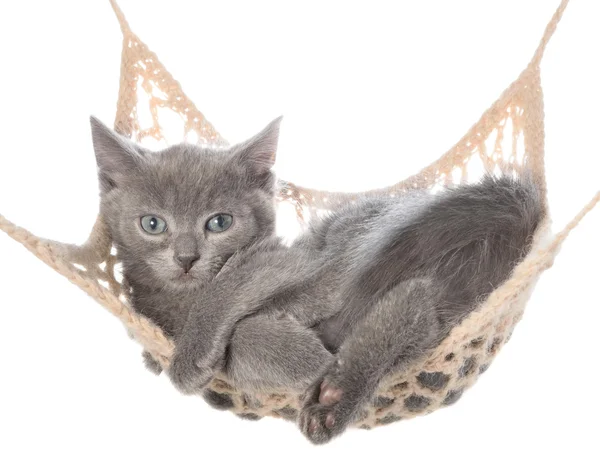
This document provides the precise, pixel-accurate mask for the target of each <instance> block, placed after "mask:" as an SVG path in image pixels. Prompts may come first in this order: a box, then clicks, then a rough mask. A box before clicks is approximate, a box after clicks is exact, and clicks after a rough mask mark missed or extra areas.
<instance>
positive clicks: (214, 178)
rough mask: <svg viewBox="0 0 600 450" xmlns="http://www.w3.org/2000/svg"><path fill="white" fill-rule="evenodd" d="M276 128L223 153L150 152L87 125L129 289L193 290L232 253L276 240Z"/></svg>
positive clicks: (185, 147)
mask: <svg viewBox="0 0 600 450" xmlns="http://www.w3.org/2000/svg"><path fill="white" fill-rule="evenodd" d="M279 122H280V118H279V119H276V120H274V121H273V122H271V123H270V124H269V125H268V126H267V127H266V128H265V129H264V130H263V131H261V132H260V133H259V134H257V135H256V136H254V137H253V138H251V139H249V140H248V141H246V142H243V143H241V144H238V145H234V146H232V147H231V148H229V149H228V150H216V149H209V148H202V147H198V146H194V145H191V144H179V145H174V146H172V147H169V148H167V149H165V150H163V151H160V152H151V151H149V150H146V149H143V148H141V147H140V146H139V145H137V144H135V143H133V142H131V141H129V140H127V139H125V138H124V137H122V136H121V135H119V134H117V133H116V132H114V131H112V130H110V129H109V128H108V127H106V126H105V125H104V124H102V123H101V122H100V121H99V120H97V119H95V118H93V117H92V118H91V126H92V138H93V143H94V150H95V152H96V161H97V163H98V175H99V179H100V190H101V193H100V198H101V201H100V211H101V214H102V216H103V218H104V220H105V221H106V222H107V224H108V227H109V229H110V232H111V234H112V238H113V240H114V244H115V247H116V248H117V251H118V255H119V258H120V259H121V260H122V261H123V269H124V275H125V277H126V278H127V280H128V281H129V282H130V283H141V284H143V285H145V286H148V287H150V288H158V289H160V288H165V287H171V288H189V287H193V286H197V285H198V284H201V283H203V282H206V281H209V280H210V279H212V278H213V277H214V276H215V275H216V273H217V272H218V271H219V270H220V268H221V267H222V265H223V264H224V263H225V262H226V261H227V259H228V258H229V257H230V256H231V255H232V254H233V253H234V252H236V251H237V250H238V249H241V248H243V247H245V246H247V245H248V244H251V243H253V242H254V241H256V240H258V239H261V238H264V237H267V236H271V235H273V234H274V232H275V176H274V175H273V173H272V171H271V168H272V166H273V164H274V162H275V153H276V149H277V140H278V135H279Z"/></svg>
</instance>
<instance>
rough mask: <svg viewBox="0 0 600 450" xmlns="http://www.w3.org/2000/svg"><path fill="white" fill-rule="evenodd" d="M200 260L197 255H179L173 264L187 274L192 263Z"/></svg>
mask: <svg viewBox="0 0 600 450" xmlns="http://www.w3.org/2000/svg"><path fill="white" fill-rule="evenodd" d="M199 259H200V256H199V255H179V256H175V262H177V264H178V265H179V267H181V268H182V269H183V270H184V272H185V273H188V272H189V271H190V269H191V268H192V266H193V265H194V263H195V262H196V261H198V260H199Z"/></svg>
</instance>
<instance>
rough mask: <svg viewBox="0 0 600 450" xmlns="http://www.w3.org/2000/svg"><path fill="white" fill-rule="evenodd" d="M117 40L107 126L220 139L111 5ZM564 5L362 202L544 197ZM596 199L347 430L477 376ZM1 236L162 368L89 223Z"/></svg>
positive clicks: (282, 411)
mask: <svg viewBox="0 0 600 450" xmlns="http://www.w3.org/2000/svg"><path fill="white" fill-rule="evenodd" d="M110 2H111V4H112V6H113V8H114V10H115V12H116V14H117V17H118V19H119V22H120V25H121V30H122V32H123V36H124V39H123V51H122V65H121V83H120V89H119V99H118V105H117V116H116V119H115V128H116V129H117V130H118V131H119V132H121V133H123V134H124V135H127V136H129V137H131V138H132V139H135V140H137V141H141V140H143V139H148V138H152V139H156V140H159V141H160V140H163V138H164V136H163V134H162V131H161V123H160V120H159V117H160V111H161V109H167V110H171V111H173V112H175V113H176V114H177V115H178V116H179V117H180V118H181V121H182V124H183V126H182V136H181V138H182V139H188V140H190V139H193V140H197V141H198V142H200V143H204V144H215V145H222V144H225V143H226V142H225V140H223V138H221V136H220V135H219V134H218V133H217V131H216V130H215V129H214V128H213V126H212V125H211V124H210V123H209V122H208V121H207V120H206V119H205V117H204V116H203V115H202V114H201V113H200V112H199V111H198V109H197V108H196V107H195V106H194V104H193V103H192V102H191V101H190V100H189V99H188V98H187V97H186V96H185V94H184V93H183V91H182V89H181V86H180V85H179V83H177V82H176V81H175V80H174V79H173V77H172V76H171V75H170V74H169V72H167V70H166V69H165V67H164V66H163V65H162V64H161V63H160V62H159V61H158V58H157V57H156V55H155V54H154V53H152V52H151V51H150V50H149V49H148V48H147V47H146V45H145V44H144V43H143V42H142V41H140V39H139V38H138V37H137V36H136V35H135V34H134V33H133V32H132V31H131V29H130V27H129V25H128V24H127V22H126V20H125V17H124V16H123V13H122V12H121V10H120V9H119V8H118V6H117V5H116V3H115V1H114V0H110ZM567 3H568V0H563V1H562V3H561V4H560V6H559V8H558V10H557V11H556V13H555V15H554V16H553V18H552V20H551V21H550V23H549V24H548V26H547V28H546V31H545V33H544V36H543V38H542V40H541V43H540V45H539V47H538V49H537V51H536V52H535V55H534V57H533V59H532V60H531V62H530V63H529V65H528V66H527V67H526V69H525V70H524V71H523V72H522V73H521V75H520V76H519V77H518V78H517V80H516V81H515V82H514V83H512V84H511V85H510V86H509V87H508V88H507V89H506V90H505V91H504V93H502V95H501V96H500V98H499V99H498V100H496V102H494V103H493V104H492V106H491V107H490V108H489V109H488V110H487V111H486V112H485V113H484V114H483V115H482V117H481V119H480V120H479V121H478V122H477V123H476V124H475V125H473V127H472V128H471V129H470V130H469V131H468V132H467V133H466V134H465V136H464V137H463V138H462V139H461V140H460V141H459V142H458V143H457V144H456V145H455V146H454V147H452V148H451V149H450V150H449V151H448V152H446V153H445V154H443V155H442V157H441V158H440V159H438V160H437V161H435V162H433V163H432V164H430V165H429V166H427V167H426V168H424V169H423V170H422V171H421V172H420V173H418V174H416V175H414V176H412V177H410V178H408V179H406V180H404V181H401V182H399V183H397V184H395V185H393V186H390V187H387V188H384V189H380V190H375V191H369V192H368V193H367V194H368V195H382V194H383V195H395V193H398V192H403V191H406V190H409V189H414V188H432V189H434V188H436V187H440V186H444V185H449V184H452V183H465V182H468V181H471V180H473V179H476V175H477V173H481V172H482V170H489V171H493V170H494V169H495V168H499V167H502V168H504V169H506V168H509V169H512V170H514V171H516V172H520V171H522V170H523V169H524V168H529V169H531V170H532V171H533V173H534V174H535V177H536V181H537V183H538V184H539V186H540V187H541V188H542V189H543V190H544V191H545V178H544V124H543V114H544V113H543V99H542V89H541V85H540V69H539V64H540V61H541V58H542V55H543V52H544V49H545V47H546V44H547V43H548V40H549V39H550V37H551V35H552V34H553V32H554V30H555V28H556V25H557V23H558V21H559V20H560V17H561V15H562V13H563V11H564V9H565V7H566V5H567ZM140 108H147V111H148V112H149V113H150V116H151V117H152V124H151V125H150V126H149V127H146V128H142V127H141V126H140V122H139V120H138V111H140ZM281 186H282V187H281V190H280V194H279V200H280V201H282V202H290V203H291V204H293V205H294V207H295V209H296V212H297V214H298V217H299V219H300V220H304V219H306V218H308V217H310V216H313V215H314V214H315V213H316V212H318V211H319V210H327V209H331V208H332V207H335V205H339V204H341V203H343V202H348V201H352V200H353V199H354V198H355V196H356V194H347V193H335V192H323V191H316V190H313V189H307V188H302V187H299V186H296V185H294V184H292V183H286V182H282V185H281ZM599 201H600V192H598V193H597V194H596V196H595V197H594V198H593V199H592V201H591V202H590V203H588V205H587V206H586V207H585V208H584V209H583V210H582V211H581V212H580V213H579V214H578V215H577V217H575V218H574V219H573V220H572V221H571V222H570V223H569V224H568V225H567V227H566V228H565V229H564V230H563V231H561V232H560V233H558V234H556V235H553V236H552V235H551V234H550V232H549V229H550V227H549V221H548V220H547V221H545V222H544V223H543V224H542V226H541V227H540V230H539V231H538V232H537V234H536V236H535V239H534V242H533V247H532V249H531V252H530V253H529V255H528V256H527V257H526V258H525V259H524V260H523V261H522V262H521V263H520V264H519V265H518V266H517V267H516V268H515V270H514V273H513V274H512V276H511V278H510V279H509V280H508V281H506V282H505V283H504V284H503V285H502V286H500V287H499V288H498V289H496V290H495V291H494V292H493V293H492V294H491V295H490V296H489V298H488V299H487V300H486V301H485V302H484V303H483V305H482V306H481V307H480V308H479V309H478V310H476V311H475V312H473V313H472V314H470V315H469V316H468V317H467V318H466V319H465V320H463V322H462V323H460V324H459V325H458V326H456V327H455V328H454V329H453V330H452V332H451V333H450V335H449V336H448V337H447V338H446V339H445V340H444V341H443V342H442V344H441V345H440V346H439V347H438V348H436V349H435V350H434V351H432V352H431V353H430V354H429V355H427V357H426V358H424V359H423V360H422V361H419V362H418V363H417V364H415V365H414V366H413V367H412V368H411V369H410V370H409V371H407V372H402V373H395V374H393V375H391V376H389V377H387V379H385V380H384V381H383V382H382V383H381V386H380V389H379V392H378V397H377V398H376V399H375V401H374V403H373V405H372V407H371V408H369V409H368V411H365V413H364V416H363V417H361V418H360V420H359V421H358V422H357V423H356V425H357V426H360V427H363V428H370V427H373V426H377V425H382V424H387V423H391V422H394V421H397V420H400V419H407V418H411V417H414V416H417V415H421V414H424V413H429V412H432V411H434V410H436V409H438V408H439V407H441V406H445V405H449V404H452V403H454V402H455V401H456V400H458V398H459V397H460V396H461V394H462V393H463V391H464V390H465V389H466V388H468V387H469V386H471V385H472V384H473V383H474V382H475V381H476V380H477V378H478V376H479V375H480V374H481V373H482V372H483V371H485V370H486V369H487V367H488V366H489V364H490V363H491V361H492V360H493V358H494V357H495V355H496V354H497V352H498V351H499V350H500V349H501V348H502V346H503V345H504V344H505V343H506V341H507V340H508V339H509V337H510V335H511V332H512V330H513V328H514V326H515V325H516V323H517V322H518V321H519V319H520V318H521V316H522V315H523V311H524V308H525V304H526V302H527V300H528V298H529V296H530V294H531V291H532V289H533V287H534V285H535V283H536V281H537V278H538V276H539V275H540V274H541V273H542V272H543V271H544V270H545V269H547V268H548V267H550V266H551V265H552V263H553V260H554V257H555V255H556V254H557V252H558V250H559V247H560V245H561V243H562V242H563V240H564V239H565V238H566V237H567V235H568V234H569V232H570V231H571V230H572V229H573V228H574V227H575V226H576V225H577V224H578V223H579V221H580V220H581V219H582V218H583V216H584V215H585V214H586V213H587V212H588V211H590V210H591V209H592V208H593V207H594V206H595V205H596V204H597V203H598V202H599ZM0 229H2V230H3V231H5V232H6V233H8V235H10V236H11V237H12V238H14V239H15V240H17V241H19V242H21V243H22V244H23V245H24V246H25V247H26V248H27V249H28V250H30V251H31V252H32V253H33V254H34V255H36V256H37V257H38V258H40V259H41V260H42V261H44V262H45V263H46V264H48V265H49V266H51V267H52V268H54V269H55V270H56V271H57V272H59V273H60V274H62V275H64V276H65V277H67V278H68V279H69V280H71V281H72V282H73V283H75V284H76V285H77V286H79V287H80V288H81V289H83V290H84V291H85V292H87V293H88V294H89V295H90V296H92V297H93V298H94V299H96V300H97V301H98V302H99V303H100V304H101V305H102V306H104V307H105V308H106V309H108V310H109V311H110V312H111V313H113V314H114V315H115V316H117V317H118V318H119V319H120V320H121V321H122V322H123V323H124V324H125V326H126V327H127V329H128V330H129V331H130V332H131V334H132V335H133V336H134V337H135V338H136V339H137V340H138V341H139V342H140V343H141V344H142V345H143V346H144V347H145V348H146V349H147V350H148V351H149V352H150V353H151V354H152V355H153V356H154V357H155V358H156V359H157V360H158V361H160V363H161V364H162V365H163V367H165V368H166V367H168V365H169V358H170V356H171V354H172V352H173V348H174V345H173V343H172V342H171V341H170V340H169V339H167V338H166V337H165V336H164V334H163V333H162V332H161V330H160V329H158V328H157V327H155V326H154V325H153V324H152V323H150V321H148V320H147V319H145V318H143V317H141V316H139V315H138V314H136V313H135V312H134V311H133V310H132V309H131V307H130V306H129V304H128V302H127V293H126V292H124V290H123V289H122V286H121V285H120V284H119V282H118V281H117V279H116V278H115V274H116V273H118V271H115V265H116V264H118V261H117V259H116V257H115V256H114V254H113V253H111V248H112V246H111V238H110V236H109V235H108V233H107V230H106V227H105V226H104V224H103V222H102V218H101V217H99V218H98V221H97V223H96V225H95V227H94V229H93V230H92V233H91V235H90V238H89V239H88V241H87V242H86V243H85V244H84V245H82V246H75V245H68V244H62V243H58V242H53V241H48V240H45V239H41V238H39V237H36V236H34V235H32V234H31V233H29V232H28V231H26V230H24V229H22V228H19V227H17V226H16V225H14V224H13V223H11V222H9V221H8V220H6V219H5V218H4V217H3V216H0ZM211 387H212V389H214V390H216V391H218V392H220V393H223V394H226V395H229V396H230V397H231V399H232V401H233V403H234V405H235V406H234V408H233V410H234V411H235V412H236V413H238V414H241V415H244V416H245V417H248V418H258V417H261V416H264V415H272V416H276V417H284V418H293V417H294V416H295V414H296V411H297V408H298V398H297V393H292V392H274V393H262V394H256V393H252V394H250V393H244V392H240V391H239V390H237V389H236V388H235V386H231V385H230V384H229V383H228V382H227V380H225V379H224V378H223V377H220V378H219V379H217V380H215V381H214V382H213V383H212V386H211Z"/></svg>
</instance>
